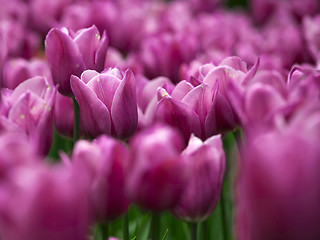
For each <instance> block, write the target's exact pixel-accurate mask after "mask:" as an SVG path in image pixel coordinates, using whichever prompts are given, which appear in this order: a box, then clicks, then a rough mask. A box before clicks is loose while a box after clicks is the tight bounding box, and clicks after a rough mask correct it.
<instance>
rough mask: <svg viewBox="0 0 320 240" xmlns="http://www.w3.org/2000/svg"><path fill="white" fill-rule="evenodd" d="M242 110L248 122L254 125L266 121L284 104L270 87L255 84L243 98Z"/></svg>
mask: <svg viewBox="0 0 320 240" xmlns="http://www.w3.org/2000/svg"><path fill="white" fill-rule="evenodd" d="M244 101H245V105H244V109H245V112H246V114H247V116H248V119H249V121H253V122H255V123H258V122H261V121H263V120H267V119H266V118H267V117H268V116H270V115H271V114H272V113H273V112H274V111H275V110H276V109H279V108H280V107H281V106H283V104H284V99H283V98H282V96H281V95H280V94H279V93H278V92H277V91H275V90H274V89H273V88H272V87H271V86H268V85H266V84H259V83H256V84H255V86H253V87H252V88H251V89H250V90H249V91H248V93H247V95H246V97H245V100H244Z"/></svg>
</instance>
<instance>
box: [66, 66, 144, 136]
mask: <svg viewBox="0 0 320 240" xmlns="http://www.w3.org/2000/svg"><path fill="white" fill-rule="evenodd" d="M70 83H71V88H72V91H73V93H74V95H75V98H76V100H77V101H78V103H79V106H80V120H81V127H82V129H83V132H84V134H85V135H88V136H91V137H96V136H98V135H100V134H103V133H105V134H109V135H112V136H115V137H117V138H121V139H126V138H128V137H130V136H131V135H132V134H133V133H134V131H135V130H136V127H137V122H138V119H137V118H138V114H137V100H136V86H135V77H134V75H133V73H132V72H131V71H130V70H129V69H128V70H127V71H126V72H125V73H123V72H121V71H120V70H119V69H117V68H113V69H109V70H105V71H104V72H102V73H101V74H99V73H98V72H96V71H92V70H87V71H84V72H83V73H82V75H81V79H79V78H78V77H76V76H72V77H71V81H70Z"/></svg>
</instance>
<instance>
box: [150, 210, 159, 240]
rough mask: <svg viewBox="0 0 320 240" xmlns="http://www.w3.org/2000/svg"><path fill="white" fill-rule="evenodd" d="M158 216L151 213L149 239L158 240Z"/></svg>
mask: <svg viewBox="0 0 320 240" xmlns="http://www.w3.org/2000/svg"><path fill="white" fill-rule="evenodd" d="M159 228H160V214H159V213H157V212H153V213H152V219H151V239H152V240H159V236H160V229H159Z"/></svg>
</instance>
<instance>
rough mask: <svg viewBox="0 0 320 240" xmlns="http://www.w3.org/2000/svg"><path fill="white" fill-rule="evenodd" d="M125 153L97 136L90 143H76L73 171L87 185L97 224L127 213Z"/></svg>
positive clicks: (104, 137) (125, 150)
mask: <svg viewBox="0 0 320 240" xmlns="http://www.w3.org/2000/svg"><path fill="white" fill-rule="evenodd" d="M127 160H128V150H127V149H126V148H125V146H124V145H123V144H122V143H120V142H117V141H116V140H114V139H112V138H110V137H107V136H100V137H99V138H97V139H95V140H94V141H93V142H92V143H90V142H88V141H85V140H81V141H79V142H77V144H76V145H75V148H74V150H73V154H72V162H73V165H74V169H75V170H76V172H81V175H82V176H86V177H87V178H88V179H89V182H90V201H91V202H92V205H93V209H94V216H95V219H96V220H97V221H107V220H112V219H114V218H116V217H118V216H120V215H121V214H122V213H124V212H126V210H127V208H128V205H129V202H128V200H127V198H126V196H125V174H126V166H127Z"/></svg>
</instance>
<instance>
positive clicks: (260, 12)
mask: <svg viewBox="0 0 320 240" xmlns="http://www.w3.org/2000/svg"><path fill="white" fill-rule="evenodd" d="M250 5H251V10H252V13H253V16H254V18H255V19H256V20H257V21H259V22H263V21H266V20H267V19H268V18H270V15H272V14H273V13H274V12H275V11H277V9H279V8H283V7H286V8H288V10H289V11H290V12H291V13H293V14H295V15H296V16H298V17H299V18H302V17H304V16H306V15H313V14H316V13H317V11H318V9H319V3H318V2H317V0H305V1H303V2H301V1H300V0H289V1H277V0H250Z"/></svg>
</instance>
